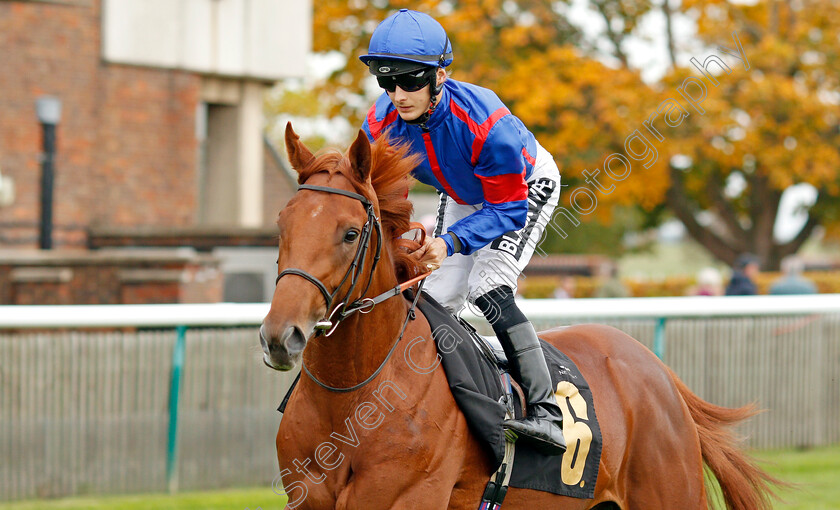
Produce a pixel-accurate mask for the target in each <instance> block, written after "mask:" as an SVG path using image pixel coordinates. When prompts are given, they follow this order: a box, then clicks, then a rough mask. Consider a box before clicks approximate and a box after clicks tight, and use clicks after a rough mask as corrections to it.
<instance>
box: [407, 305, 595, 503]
mask: <svg viewBox="0 0 840 510" xmlns="http://www.w3.org/2000/svg"><path fill="white" fill-rule="evenodd" d="M417 306H418V308H420V310H421V311H422V312H423V315H425V316H426V319H427V320H428V321H429V325H430V326H431V327H432V331H433V336H434V340H435V343H436V345H437V348H438V353H439V354H440V356H441V365H442V366H443V369H444V371H445V372H446V377H447V380H448V381H449V387H450V389H451V390H452V395H453V396H454V398H455V401H456V402H457V404H458V406H459V407H460V409H461V411H462V412H463V413H464V415H465V416H466V418H467V422H468V424H469V426H470V429H471V430H472V432H473V433H474V434H475V435H476V436H477V437H478V438H479V440H480V442H481V443H482V444H483V445H484V446H485V447H486V448H487V450H488V452H490V453H491V454H492V455H493V457H494V459H495V460H496V465H497V466H498V465H499V464H501V462H502V459H503V457H504V446H505V444H504V441H505V439H504V432H503V429H502V422H503V421H504V419H505V408H506V406H505V403H507V402H508V400H506V399H510V398H513V399H514V402H513V404H514V405H513V407H514V409H515V410H517V411H516V413H517V417H520V416H519V414H520V412H519V409H521V407H522V406H521V403H520V402H518V400H519V398H518V397H517V396H516V393H513V394H512V395H509V394H508V390H507V388H505V386H504V385H503V384H502V373H503V372H504V371H505V370H506V364H507V363H506V359H505V357H504V353H503V352H502V351H500V350H499V349H495V348H494V347H493V346H492V345H490V344H489V343H488V342H487V340H486V339H484V338H483V337H481V336H479V335H478V334H476V332H475V330H474V329H473V328H472V327H471V326H470V325H469V324H467V323H465V322H463V321H461V320H459V319H456V318H455V317H454V316H453V315H452V314H450V313H449V311H448V310H446V309H445V308H444V307H443V306H441V305H440V304H438V303H437V302H436V301H435V300H434V299H432V298H431V297H430V296H429V295H427V294H426V293H421V296H420V300H419V301H418V303H417ZM540 343H541V344H542V349H543V354H544V355H545V358H546V363H547V364H548V368H549V372H550V373H551V383H552V386H553V387H554V388H555V390H556V391H555V398H556V399H557V403H558V405H559V406H560V410H561V411H562V412H563V434H564V435H565V438H566V444H567V446H568V449H567V450H566V453H564V454H563V455H562V456H546V455H543V454H541V453H538V452H537V451H535V450H533V449H531V448H530V447H529V446H528V445H527V444H526V443H524V442H517V443H516V457H515V458H514V463H513V473H512V475H511V479H510V486H511V487H518V488H522V489H534V490H540V491H547V492H551V493H553V494H558V495H562V496H570V497H574V498H592V497H593V495H594V493H595V482H596V480H597V478H598V467H599V464H600V460H601V446H602V437H601V428H600V427H599V425H598V419H597V417H596V416H595V402H594V399H593V396H592V392H591V391H590V389H589V384H587V382H586V380H585V379H584V378H583V375H582V374H581V373H580V371H579V370H578V368H577V366H576V365H575V364H574V363H573V362H572V361H571V360H570V359H569V358H568V357H567V356H566V355H565V354H563V353H562V352H560V351H559V350H558V349H557V348H555V347H554V346H552V345H551V344H548V343H547V342H545V341H543V340H540Z"/></svg>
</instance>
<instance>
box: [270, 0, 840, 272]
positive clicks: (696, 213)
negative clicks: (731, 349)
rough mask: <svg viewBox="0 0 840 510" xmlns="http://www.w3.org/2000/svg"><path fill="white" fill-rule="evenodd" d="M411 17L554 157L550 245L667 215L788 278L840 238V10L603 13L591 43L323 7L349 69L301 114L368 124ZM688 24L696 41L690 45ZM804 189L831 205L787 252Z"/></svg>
mask: <svg viewBox="0 0 840 510" xmlns="http://www.w3.org/2000/svg"><path fill="white" fill-rule="evenodd" d="M403 7H406V8H412V9H417V10H421V11H424V12H427V13H429V14H431V15H432V16H434V17H435V18H437V19H438V20H439V21H440V22H441V23H442V24H443V25H444V26H445V27H446V29H447V32H448V34H449V36H450V38H451V39H452V42H453V48H454V51H455V62H454V64H453V66H452V68H451V69H450V70H451V73H452V76H453V78H455V79H462V80H465V81H469V82H472V83H475V84H478V85H482V86H485V87H488V88H491V89H492V90H494V91H495V92H496V93H497V94H498V95H499V96H500V97H501V98H502V100H503V101H505V103H506V104H508V106H509V107H510V109H511V111H512V112H513V113H514V114H516V115H517V116H518V117H520V118H521V119H522V120H523V122H524V123H525V124H526V125H527V126H528V127H529V129H531V130H532V131H533V132H534V133H535V135H536V136H537V139H538V140H539V141H540V143H541V144H542V145H543V146H545V147H546V149H548V150H549V151H550V152H551V153H552V154H553V155H554V157H555V159H556V160H557V162H558V164H559V166H560V168H561V172H562V173H563V181H564V189H563V195H562V199H561V200H563V202H562V204H561V206H562V208H561V209H559V210H558V211H559V214H555V216H556V217H555V218H553V219H552V228H551V229H549V232H547V236H549V237H552V236H553V237H554V239H553V241H555V242H551V243H548V244H551V245H553V246H556V245H557V243H556V241H557V240H558V238H565V237H567V236H570V235H574V233H573V230H574V229H576V228H578V227H579V226H580V225H581V224H583V223H584V222H585V220H591V219H596V220H598V221H600V222H606V223H609V222H615V221H616V220H617V221H618V222H621V221H622V220H624V221H625V222H626V217H625V216H627V215H626V214H625V213H626V212H627V211H631V212H632V211H636V212H637V213H639V214H635V213H634V214H632V215H631V216H639V217H641V218H642V220H641V221H640V222H639V224H650V225H653V224H656V222H657V221H659V220H661V219H662V218H663V217H665V214H666V213H667V212H669V211H670V213H671V214H673V215H674V216H676V217H677V218H679V219H680V220H681V221H682V222H683V223H684V224H685V226H686V228H687V230H688V232H689V234H690V235H691V237H692V238H694V239H696V240H697V241H698V242H700V243H701V244H702V245H703V246H705V247H706V248H707V249H708V250H709V251H710V252H711V253H712V254H713V255H715V256H716V257H718V258H719V259H721V260H722V261H725V262H727V263H731V262H732V261H733V260H734V258H735V257H736V256H737V255H738V254H739V253H742V252H753V253H756V254H757V255H759V256H760V257H761V258H762V260H763V261H764V265H765V267H766V268H775V267H777V266H778V261H779V260H780V259H781V258H782V257H783V256H784V255H786V254H789V253H794V252H795V251H796V250H798V249H799V247H801V245H802V243H804V241H805V240H806V239H807V238H808V237H809V236H810V234H811V233H812V232H813V230H814V228H815V227H816V226H817V225H819V224H823V225H825V226H827V227H831V226H832V225H836V224H840V213H838V210H840V208H838V207H837V206H838V205H840V189H838V186H839V185H840V179H838V163H840V161H838V159H840V158H838V153H837V147H838V142H840V139H838V137H839V136H840V134H838V130H837V117H838V106H837V105H838V97H840V92H838V91H839V90H840V88H838V83H837V80H838V76H837V73H836V70H837V69H838V68H840V67H838V65H839V64H840V62H838V55H837V53H838V43H837V40H838V34H840V30H838V24H840V12H838V7H837V4H836V3H834V2H831V1H829V0H819V1H815V2H805V1H790V2H779V1H764V2H758V3H757V4H755V5H746V4H745V3H743V2H737V3H729V2H725V1H708V0H704V1H702V2H701V1H699V0H684V1H683V3H682V4H679V5H678V4H677V2H676V0H662V1H661V2H660V3H657V4H654V3H652V2H650V1H647V0H591V2H590V3H589V7H588V8H589V10H590V17H591V20H592V22H593V23H595V22H596V21H597V22H599V23H598V24H599V25H600V26H601V27H602V28H601V31H600V33H598V34H596V36H595V37H593V36H591V33H592V30H588V31H587V34H589V35H585V34H584V33H583V31H581V30H580V29H579V28H578V27H576V26H573V25H572V24H570V23H569V22H568V21H567V15H568V12H569V4H568V3H565V2H562V1H561V2H545V1H544V0H518V1H514V0H504V1H502V0H448V1H447V0H422V1H419V2H417V1H415V2H408V1H405V0H394V1H390V2H387V1H376V0H371V1H368V0H351V1H343V0H342V1H339V0H319V1H318V2H317V5H316V8H315V20H314V22H315V26H314V50H315V51H316V52H330V51H332V52H336V51H337V52H340V53H341V54H342V55H345V56H346V57H347V58H346V62H345V63H344V65H343V66H339V68H338V69H336V70H335V71H334V72H333V73H332V74H331V75H330V76H329V77H328V79H327V80H325V81H324V82H323V83H321V84H320V85H319V86H318V87H316V88H314V89H312V90H309V91H307V92H306V94H308V96H307V97H308V101H302V102H301V103H308V104H310V105H311V104H312V103H315V104H317V105H318V114H319V115H325V116H328V117H340V118H345V119H348V120H349V121H350V122H351V124H352V125H360V124H361V120H362V118H363V117H364V115H365V113H366V111H367V108H368V107H369V104H370V99H371V98H369V97H365V95H364V84H365V83H370V82H369V78H368V72H367V69H366V68H365V66H364V65H362V64H361V63H360V62H359V61H358V56H359V55H361V54H363V53H365V52H366V50H367V44H368V41H369V39H370V35H371V33H372V32H373V30H374V29H375V27H376V25H377V24H378V23H379V21H381V20H382V19H384V18H385V17H386V16H387V15H389V14H390V13H391V12H393V11H394V10H395V9H399V8H403ZM652 16H659V17H660V19H662V20H664V23H662V24H661V25H662V30H663V31H664V34H662V35H663V38H664V40H665V41H666V50H667V52H666V54H667V56H668V70H667V72H666V73H665V74H664V75H663V76H661V78H658V80H657V81H656V82H655V83H645V82H644V81H642V79H641V71H642V70H641V69H639V68H637V67H634V64H633V62H632V61H633V59H632V58H631V55H630V51H629V50H630V45H631V43H632V41H633V39H634V38H635V39H639V38H640V37H641V38H643V37H646V36H648V35H650V34H647V33H644V32H643V26H644V23H643V21H644V20H646V19H650V18H651V17H652ZM689 22H690V23H694V24H695V25H696V34H695V35H692V36H691V37H690V38H689V36H687V35H685V34H682V33H680V32H679V27H681V26H686V24H687V23H689ZM690 23H689V24H690ZM733 33H734V34H736V35H735V36H733ZM736 39H737V41H736ZM721 48H724V50H722V49H721ZM739 48H740V49H739ZM742 52H743V54H742ZM712 57H716V58H712ZM718 61H719V62H720V63H718ZM699 84H702V89H701V85H699ZM298 99H300V98H298ZM286 106H287V107H288V103H287V104H286ZM310 107H311V106H310ZM675 156H676V157H675ZM737 183H742V185H741V186H740V189H737V188H739V187H738V186H733V184H737ZM798 183H808V184H810V185H812V186H814V187H815V188H816V189H817V190H818V192H819V195H818V200H817V203H816V204H815V205H814V206H813V207H811V208H810V210H809V219H808V222H807V223H806V224H805V226H804V227H803V228H802V230H801V232H800V233H799V234H798V235H797V236H796V237H795V238H794V239H792V240H790V241H788V242H780V241H778V240H776V239H774V238H773V225H774V223H775V221H776V216H777V214H778V209H779V202H780V199H781V195H782V192H783V191H784V190H785V188H787V187H788V186H791V185H793V184H798ZM733 188H735V189H736V192H731V190H732V189H733ZM727 190H729V191H727ZM701 213H706V214H705V216H707V217H708V216H709V215H711V216H712V217H713V219H714V220H713V221H712V222H710V223H709V222H701V221H700V219H699V218H700V217H701V216H702V214H701ZM616 214H620V215H622V216H621V217H616ZM630 226H632V225H628V227H630ZM578 230H581V229H580V228H578Z"/></svg>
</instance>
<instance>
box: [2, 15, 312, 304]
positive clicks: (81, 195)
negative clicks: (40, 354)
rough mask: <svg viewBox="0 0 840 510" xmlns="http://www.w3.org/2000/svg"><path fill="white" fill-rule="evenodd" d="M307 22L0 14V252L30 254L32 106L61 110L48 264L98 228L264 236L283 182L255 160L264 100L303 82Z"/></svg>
mask: <svg viewBox="0 0 840 510" xmlns="http://www.w3.org/2000/svg"><path fill="white" fill-rule="evenodd" d="M311 9H312V6H311V2H310V1H309V0H304V1H301V0H37V1H36V0H28V1H23V0H16V1H10V0H0V62H2V65H0V175H2V178H0V250H14V253H15V257H13V258H15V260H19V259H20V253H21V251H20V250H35V249H36V248H37V246H38V232H39V226H40V178H41V177H40V176H41V157H42V140H41V137H42V135H41V126H40V124H39V121H38V119H37V117H36V115H35V101H36V99H37V98H39V97H41V96H44V95H50V96H55V97H56V98H58V99H59V100H60V101H61V103H62V115H61V120H60V123H59V124H58V126H57V157H56V160H55V185H54V195H53V196H54V199H53V211H54V212H53V224H54V226H53V246H54V247H55V248H56V250H58V251H62V250H85V249H86V248H87V247H88V246H89V245H90V239H89V237H90V233H91V231H95V230H96V229H100V230H102V229H104V230H108V231H111V232H113V231H114V230H120V229H123V230H125V232H128V233H130V232H131V231H132V230H134V229H138V228H140V229H146V230H149V229H152V230H157V231H159V232H167V231H171V230H173V229H181V230H183V229H203V230H204V231H213V229H216V228H219V229H231V228H233V229H238V228H249V229H260V228H265V227H268V226H270V225H271V223H272V222H273V219H274V217H275V215H276V213H277V211H278V210H279V209H280V208H281V207H282V204H283V203H285V201H286V200H287V199H288V196H289V194H290V193H291V190H292V189H293V186H294V183H293V180H292V179H291V177H290V176H289V175H287V174H286V173H284V171H283V168H282V162H280V161H279V160H278V159H277V158H276V157H275V154H274V153H273V151H272V150H270V148H269V147H267V146H266V145H265V144H266V142H265V139H264V136H263V131H262V129H263V122H264V119H263V113H262V106H263V92H264V91H265V90H266V88H267V87H268V86H270V85H272V84H273V83H275V82H277V81H279V80H282V79H284V78H288V77H295V76H301V75H302V74H303V72H304V64H305V60H306V58H305V57H306V55H307V53H308V52H309V50H310V45H311ZM180 253H182V254H183V253H184V252H183V250H182V251H181V252H180ZM79 256H82V255H79ZM199 258H200V257H199ZM32 259H33V261H37V260H41V259H40V258H39V257H33V258H32ZM34 263H36V262H33V264H34ZM51 264H53V265H54V264H55V261H54V260H53V262H51ZM59 273H60V271H59V272H58V273H55V274H59ZM17 274H24V275H26V274H28V273H26V272H25V271H24V272H23V273H21V272H18V273H17ZM152 274H154V273H152ZM8 299H11V300H12V302H14V299H13V298H6V300H5V302H9V301H8Z"/></svg>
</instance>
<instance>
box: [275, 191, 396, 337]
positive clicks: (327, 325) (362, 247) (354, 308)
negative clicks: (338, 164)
mask: <svg viewBox="0 0 840 510" xmlns="http://www.w3.org/2000/svg"><path fill="white" fill-rule="evenodd" d="M302 189H308V190H313V191H323V192H325V193H333V194H336V195H344V196H346V197H350V198H354V199H356V200H358V201H359V202H361V203H362V205H364V206H365V210H366V211H367V221H366V222H365V225H364V227H362V232H361V234H360V235H359V244H358V246H357V247H356V255H355V256H354V257H353V262H352V263H351V264H350V267H349V268H347V272H346V273H344V278H342V279H341V283H339V284H338V286H336V288H335V290H334V291H333V292H332V293H330V291H329V290H327V286H326V285H324V284H323V283H322V282H321V280H319V279H318V278H316V277H314V276H312V275H311V274H309V273H307V272H306V271H304V270H303V269H297V268H291V269H285V270H283V271H282V272H281V273H280V274H279V275H277V280H275V282H274V285H277V284H278V283H280V278H283V277H284V276H286V275H287V274H293V275H297V276H300V277H302V278H305V279H306V280H308V281H309V282H310V283H312V284H313V285H315V286H316V287H317V288H318V290H319V291H321V295H323V296H324V301H326V303H327V312H328V315H327V316H326V317H324V318H323V319H321V320H320V321H318V322H317V323H316V324H315V331H316V335H318V334H321V333H324V334H325V335H326V336H330V335H331V334H332V333H333V331H335V328H336V327H337V326H338V324H339V323H340V322H341V321H342V320H344V319H345V318H347V316H349V315H350V314H352V313H354V312H362V313H368V312H370V311H371V310H372V309H373V307H374V306H376V304H377V303H379V302H380V301H382V300H381V299H379V298H382V297H383V296H385V294H383V295H381V296H377V297H376V298H360V299H357V300H355V301H353V302H352V303H349V304H348V303H347V301H348V300H349V299H350V295H351V294H352V293H353V290H355V288H356V284H357V283H358V282H359V276H360V275H361V274H362V272H363V271H364V265H365V255H367V252H368V249H369V248H370V236H371V232H372V231H373V229H374V228H375V229H376V251H375V252H374V255H373V263H372V264H371V267H370V272H369V273H368V278H367V283H366V284H365V289H364V290H363V291H362V293H361V294H360V295H361V296H364V295H365V294H366V293H367V291H368V289H370V284H371V281H372V280H373V272H374V270H376V266H377V264H379V257H380V255H381V253H382V226H381V224H380V222H379V218H377V217H376V214H375V213H374V211H373V204H372V203H371V202H370V200H368V199H367V198H365V197H363V196H362V195H359V194H358V193H353V192H352V191H345V190H343V189H338V188H330V187H328V186H314V185H311V184H301V185H300V187H299V188H298V190H302ZM348 279H350V288H349V289H348V290H347V293H346V294H345V295H344V297H343V298H342V299H341V301H340V302H339V304H338V305H337V306H336V307H335V308H333V309H332V312H330V308H331V307H332V304H333V302H334V301H335V297H336V295H337V294H338V291H339V290H340V289H341V287H342V286H343V285H344V284H345V282H347V280H348ZM390 293H391V291H388V292H387V293H386V294H390ZM387 297H391V296H390V295H389V296H387ZM383 299H384V298H383Z"/></svg>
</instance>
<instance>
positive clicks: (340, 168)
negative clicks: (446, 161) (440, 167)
mask: <svg viewBox="0 0 840 510" xmlns="http://www.w3.org/2000/svg"><path fill="white" fill-rule="evenodd" d="M419 163H420V156H418V155H415V154H409V147H408V145H406V144H392V143H391V142H390V140H389V139H388V137H387V136H382V137H380V138H379V139H378V140H377V141H376V142H374V143H373V144H371V169H370V178H369V183H363V182H359V181H358V179H357V178H356V177H355V176H354V174H353V171H352V170H351V168H350V161H349V160H348V159H347V156H346V155H345V154H341V153H339V152H337V151H328V152H325V153H323V154H320V155H319V156H318V157H317V158H316V160H315V161H314V162H313V163H312V164H309V165H307V166H306V168H305V169H303V170H302V171H301V172H300V174H299V176H298V182H299V183H300V184H303V183H304V182H306V180H307V179H309V177H311V176H312V175H314V174H316V173H318V172H324V171H326V172H330V173H340V174H342V175H344V176H345V177H346V178H347V179H348V180H349V181H350V182H351V183H353V186H354V187H355V188H356V191H357V192H358V193H359V194H361V195H362V196H364V197H366V198H367V199H368V200H371V201H373V202H374V203H376V202H378V204H379V215H380V220H381V222H382V235H383V237H384V242H383V246H385V247H386V249H388V250H389V251H390V252H391V256H392V258H393V261H394V269H395V270H396V274H397V278H398V279H399V280H400V281H405V280H409V279H411V278H414V277H415V276H417V275H420V274H422V273H423V272H424V271H423V269H422V267H421V266H420V264H419V263H418V262H417V260H415V259H414V258H413V257H411V256H410V255H409V254H408V249H407V247H406V244H410V243H406V242H405V240H403V239H401V237H400V236H402V234H404V233H405V232H406V231H408V228H409V224H410V222H411V213H412V211H413V209H414V206H413V205H412V204H411V201H410V200H408V198H406V196H407V193H408V187H409V184H410V182H411V177H410V175H409V174H410V173H411V171H412V170H414V168H415V167H417V165H418V164H419ZM371 187H372V188H373V192H374V194H375V196H371V192H370V189H371ZM374 199H375V200H374Z"/></svg>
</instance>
